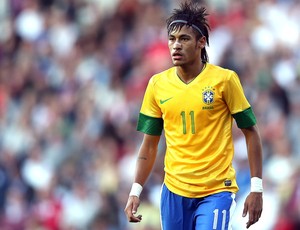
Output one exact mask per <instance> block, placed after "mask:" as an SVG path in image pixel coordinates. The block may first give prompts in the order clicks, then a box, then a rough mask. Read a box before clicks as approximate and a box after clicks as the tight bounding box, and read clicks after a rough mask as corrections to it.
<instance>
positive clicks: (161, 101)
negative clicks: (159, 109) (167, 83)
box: [159, 97, 173, 105]
mask: <svg viewBox="0 0 300 230" xmlns="http://www.w3.org/2000/svg"><path fill="white" fill-rule="evenodd" d="M172 98H173V97H170V98H168V99H166V100H161V99H160V100H159V102H160V104H161V105H162V104H164V103H165V102H167V101H168V100H171V99H172Z"/></svg>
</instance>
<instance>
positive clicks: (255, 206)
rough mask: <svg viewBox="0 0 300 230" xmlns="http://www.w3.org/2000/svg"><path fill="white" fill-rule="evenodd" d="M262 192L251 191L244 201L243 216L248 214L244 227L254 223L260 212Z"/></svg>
mask: <svg viewBox="0 0 300 230" xmlns="http://www.w3.org/2000/svg"><path fill="white" fill-rule="evenodd" d="M262 196H263V194H262V192H251V193H250V194H249V195H248V196H247V198H246V200H245V203H244V210H243V217H245V216H246V215H247V213H248V214H249V219H248V222H247V223H246V227H247V228H249V227H250V226H251V225H252V224H255V223H256V222H257V221H258V220H259V218H260V216H261V213H262V207H263V198H262Z"/></svg>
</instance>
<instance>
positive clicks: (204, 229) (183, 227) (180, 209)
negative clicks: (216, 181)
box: [160, 184, 236, 230]
mask: <svg viewBox="0 0 300 230" xmlns="http://www.w3.org/2000/svg"><path fill="white" fill-rule="evenodd" d="M160 206H161V207H160V214H161V224H162V230H174V229H176V230H230V229H231V218H232V214H233V211H234V209H235V206H236V203H235V194H233V193H231V192H220V193H217V194H213V195H209V196H206V197H203V198H186V197H182V196H179V195H176V194H174V193H172V192H171V191H170V190H169V189H168V188H167V187H166V185H165V184H164V185H163V187H162V193H161V204H160Z"/></svg>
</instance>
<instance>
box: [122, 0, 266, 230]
mask: <svg viewBox="0 0 300 230" xmlns="http://www.w3.org/2000/svg"><path fill="white" fill-rule="evenodd" d="M207 15H208V14H207V12H206V9H205V8H204V7H201V6H198V5H196V4H194V3H183V4H181V6H180V8H179V9H175V10H174V11H173V14H172V15H171V16H170V17H169V18H168V20H167V30H168V45H169V49H170V54H171V58H172V61H173V64H174V67H172V68H170V69H168V70H165V71H164V72H161V73H158V74H156V75H154V76H153V77H152V78H151V79H150V80H149V83H148V86H147V89H146V92H145V95H144V99H143V103H142V106H141V110H140V114H139V119H138V124H137V130H138V131H141V132H143V133H144V138H143V141H142V143H141V147H140V149H139V153H138V159H137V165H136V174H135V181H134V183H133V185H132V188H131V191H130V194H129V198H128V202H127V205H126V207H125V210H124V212H125V214H126V216H127V219H128V221H129V222H140V221H141V219H142V218H141V215H138V216H137V209H138V206H139V204H140V199H139V196H140V194H141V192H142V189H143V186H144V184H145V182H146V180H147V178H148V176H149V175H150V173H151V170H152V167H153V164H154V162H155V158H156V154H157V148H158V143H159V140H160V135H161V133H162V130H163V129H164V131H165V137H166V146H167V149H166V154H165V177H164V183H163V186H162V193H161V207H160V214H161V225H162V229H163V230H194V229H195V230H200V229H201V230H212V229H217V230H224V229H231V218H232V214H233V211H234V208H235V194H236V192H237V191H238V185H237V183H236V178H235V170H234V168H233V166H232V160H233V155H234V149H233V137H232V125H233V119H234V120H235V122H236V123H237V126H238V127H239V128H240V129H241V130H242V132H243V134H244V135H245V139H246V143H247V149H248V160H249V165H250V172H251V185H250V186H249V187H250V193H249V195H248V196H247V198H246V200H245V203H244V210H243V214H242V215H243V216H244V217H245V216H246V215H248V221H247V223H246V227H247V228H249V227H250V226H251V225H252V224H254V223H256V222H257V221H258V220H259V218H260V216H261V213H262V203H263V201H262V200H263V198H262V192H263V187H262V146H261V140H260V135H259V131H258V128H257V125H256V118H255V115H254V113H253V110H252V108H251V105H250V104H249V102H248V100H247V99H246V97H245V95H244V92H243V88H242V86H241V83H240V81H239V78H238V76H237V74H236V73H235V72H234V71H232V70H228V69H224V68H221V67H219V66H215V65H213V64H210V63H208V55H207V52H206V49H205V46H206V45H208V44H209V34H208V30H209V25H208V22H207Z"/></svg>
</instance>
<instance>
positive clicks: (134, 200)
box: [124, 196, 142, 223]
mask: <svg viewBox="0 0 300 230" xmlns="http://www.w3.org/2000/svg"><path fill="white" fill-rule="evenodd" d="M138 207H139V198H138V197H134V196H131V197H129V198H128V201H127V205H126V207H125V209H124V212H125V214H126V217H127V219H128V221H129V222H133V223H136V222H141V220H142V215H138V216H136V215H135V214H136V213H137V209H138Z"/></svg>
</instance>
